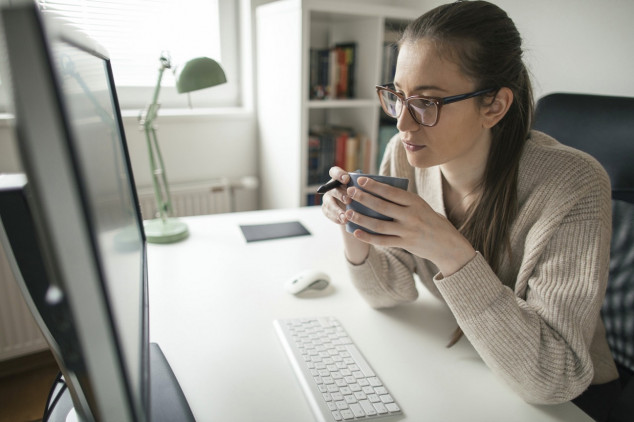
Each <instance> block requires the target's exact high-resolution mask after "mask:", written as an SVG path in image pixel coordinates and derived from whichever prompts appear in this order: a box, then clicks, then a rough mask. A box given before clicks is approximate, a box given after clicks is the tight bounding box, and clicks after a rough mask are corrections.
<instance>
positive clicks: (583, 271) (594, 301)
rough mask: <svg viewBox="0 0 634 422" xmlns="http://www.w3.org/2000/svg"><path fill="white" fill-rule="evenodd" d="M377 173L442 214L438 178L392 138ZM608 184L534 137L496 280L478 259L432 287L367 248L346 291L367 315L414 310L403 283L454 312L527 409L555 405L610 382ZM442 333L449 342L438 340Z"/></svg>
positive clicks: (419, 264) (430, 280)
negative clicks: (403, 182)
mask: <svg viewBox="0 0 634 422" xmlns="http://www.w3.org/2000/svg"><path fill="white" fill-rule="evenodd" d="M380 172H381V173H382V174H389V175H392V176H399V177H408V178H409V179H410V189H409V190H410V191H412V192H416V193H418V194H419V195H420V196H421V197H422V198H424V199H425V200H426V201H427V202H428V203H429V204H430V206H431V207H432V208H433V209H434V210H435V211H436V212H438V213H440V214H442V215H446V214H445V209H444V205H443V198H442V182H441V177H442V176H441V174H440V169H439V168H438V167H432V168H429V169H418V168H416V169H415V168H413V167H411V166H410V165H409V163H408V162H407V157H406V155H405V151H404V149H403V147H402V146H401V143H400V142H399V139H398V135H397V136H395V137H394V138H393V139H392V140H391V141H390V144H389V145H388V147H387V149H386V152H385V156H384V159H383V163H382V165H381V170H380ZM609 183H610V182H609V179H608V176H607V174H606V173H605V171H604V170H603V168H602V167H601V166H600V165H599V164H598V162H597V161H595V160H594V159H593V158H592V157H590V156H589V155H587V154H585V153H582V152H580V151H577V150H575V149H572V148H569V147H566V146H564V145H562V144H560V143H558V142H557V141H555V140H554V139H552V138H550V137H549V136H547V135H545V134H543V133H541V132H536V131H533V132H532V133H531V139H530V140H529V141H528V142H527V145H526V147H525V150H524V153H523V156H522V159H521V163H520V169H519V186H518V198H519V214H518V216H517V218H516V220H515V222H514V223H513V225H512V227H511V231H510V237H511V239H510V240H511V247H512V259H511V260H508V259H507V260H505V261H504V262H503V263H502V265H501V266H500V270H499V271H498V273H497V274H495V273H494V272H493V271H492V270H491V267H490V266H489V265H488V264H487V262H486V261H485V260H484V258H483V257H482V256H481V255H480V254H477V255H476V257H475V258H473V259H472V260H471V261H470V262H468V263H467V264H466V265H465V266H464V267H463V268H462V269H461V270H459V271H458V272H456V273H455V274H453V275H451V276H449V277H445V278H442V276H441V275H439V274H437V273H438V270H437V268H436V267H435V266H434V265H433V264H432V263H431V262H429V261H427V260H425V259H422V258H419V257H417V256H414V255H412V254H410V253H409V252H406V251H404V250H402V249H399V248H379V247H372V248H371V250H370V254H369V256H368V258H367V259H366V261H365V262H364V263H362V264H361V265H356V266H355V265H352V264H349V269H350V273H351V275H352V280H353V283H354V285H355V286H356V288H357V289H358V290H359V292H360V293H361V295H362V296H363V297H364V298H365V299H366V300H367V302H368V303H369V304H370V305H371V306H373V307H377V308H378V307H391V306H396V305H398V304H399V303H404V302H410V301H414V300H416V298H417V297H418V291H417V288H416V285H415V282H414V278H413V273H417V274H418V276H419V277H420V280H421V281H422V283H423V284H424V285H425V286H426V287H427V288H428V289H429V290H430V291H431V292H432V293H433V294H434V295H436V296H438V297H439V298H441V299H443V300H444V301H445V302H446V303H447V305H448V306H449V308H450V309H451V311H452V312H453V314H454V316H455V317H456V320H457V321H458V324H459V325H460V327H461V328H462V330H463V331H464V333H465V335H466V337H467V338H468V339H469V341H470V342H471V343H472V344H473V347H474V348H475V349H476V350H477V351H478V353H479V354H480V356H481V357H482V359H483V360H484V362H485V363H486V364H487V365H488V366H489V368H491V370H492V371H493V372H494V373H496V374H497V375H498V376H500V377H501V378H503V379H504V380H505V381H506V382H507V383H508V384H509V385H510V386H511V387H512V388H513V389H514V390H515V391H517V393H518V394H519V395H520V396H521V397H522V398H523V399H524V400H526V401H527V402H530V403H543V404H547V403H560V402H564V401H568V400H571V399H573V398H575V397H576V396H578V395H579V394H581V393H582V392H583V391H584V389H585V388H586V387H587V386H588V385H589V384H591V383H592V384H602V383H605V382H608V381H611V380H614V379H616V378H617V377H618V373H617V371H616V367H615V365H614V361H613V360H612V355H611V353H610V350H609V348H608V344H607V341H606V339H605V332H604V327H603V323H602V321H601V318H600V313H599V312H600V309H601V304H602V301H603V297H604V293H605V288H606V281H607V276H608V265H609V248H610V235H611V201H610V184H609ZM449 334H451V333H448V336H449Z"/></svg>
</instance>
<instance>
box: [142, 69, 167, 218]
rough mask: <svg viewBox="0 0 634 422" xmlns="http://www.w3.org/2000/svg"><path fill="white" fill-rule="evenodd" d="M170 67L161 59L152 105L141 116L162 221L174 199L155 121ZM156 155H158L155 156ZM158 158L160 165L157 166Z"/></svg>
mask: <svg viewBox="0 0 634 422" xmlns="http://www.w3.org/2000/svg"><path fill="white" fill-rule="evenodd" d="M169 67H170V64H169V60H167V59H164V58H163V57H162V58H161V67H160V68H159V75H158V80H157V82H156V87H155V89H154V94H153V96H152V103H151V104H150V105H149V106H148V107H147V109H146V112H145V115H144V116H140V118H139V120H140V123H141V125H142V126H143V130H144V132H145V139H146V142H147V148H148V155H149V158H150V170H151V173H152V185H153V187H154V199H155V201H156V207H157V211H158V214H159V217H160V218H161V220H163V221H166V220H167V218H168V216H169V214H170V213H171V212H172V199H171V197H170V192H169V185H168V183H167V174H166V172H165V165H164V164H163V156H162V155H161V150H160V148H159V144H158V139H157V137H156V130H155V128H154V120H155V119H156V116H157V114H158V109H159V107H160V106H159V104H158V97H159V92H160V90H161V80H162V78H163V73H164V72H165V69H168V68H169ZM155 153H156V154H155ZM157 158H158V165H157Z"/></svg>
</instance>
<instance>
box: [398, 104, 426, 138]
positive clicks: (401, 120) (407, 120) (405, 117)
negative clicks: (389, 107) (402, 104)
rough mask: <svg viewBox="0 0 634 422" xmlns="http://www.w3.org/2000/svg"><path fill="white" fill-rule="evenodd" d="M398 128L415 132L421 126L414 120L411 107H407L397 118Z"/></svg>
mask: <svg viewBox="0 0 634 422" xmlns="http://www.w3.org/2000/svg"><path fill="white" fill-rule="evenodd" d="M396 128H397V129H398V130H399V131H401V132H414V131H417V130H418V129H419V128H420V125H419V124H418V122H417V121H416V120H414V118H413V117H412V114H411V113H410V112H409V109H408V108H405V109H404V110H403V111H402V112H401V115H400V116H398V119H396Z"/></svg>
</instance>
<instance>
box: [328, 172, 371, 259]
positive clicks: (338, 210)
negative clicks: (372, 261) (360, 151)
mask: <svg viewBox="0 0 634 422" xmlns="http://www.w3.org/2000/svg"><path fill="white" fill-rule="evenodd" d="M328 174H329V175H330V177H332V178H333V179H334V180H339V181H340V182H341V183H342V185H341V186H339V187H337V188H335V189H331V190H329V191H328V192H326V193H325V194H324V197H323V198H322V205H321V211H322V212H323V213H324V215H325V216H326V217H328V219H329V220H331V221H334V222H335V223H337V224H339V225H341V227H342V231H343V244H344V250H345V254H346V258H347V259H348V261H350V262H351V263H352V264H355V265H358V264H361V263H362V262H363V261H365V259H366V258H367V256H368V253H369V252H370V244H369V243H367V242H361V241H359V240H357V239H355V238H354V237H353V236H352V235H351V234H350V233H348V232H346V229H345V224H346V223H347V222H348V220H347V219H346V214H345V212H346V205H347V204H349V203H350V198H349V197H348V194H347V184H348V182H349V181H350V175H349V174H348V173H347V172H346V171H345V170H344V169H342V168H340V167H332V168H331V169H330V171H329V172H328Z"/></svg>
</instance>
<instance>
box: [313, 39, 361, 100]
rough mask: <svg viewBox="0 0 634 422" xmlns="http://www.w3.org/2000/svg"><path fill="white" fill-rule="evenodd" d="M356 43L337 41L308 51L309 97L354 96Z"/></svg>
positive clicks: (332, 97)
mask: <svg viewBox="0 0 634 422" xmlns="http://www.w3.org/2000/svg"><path fill="white" fill-rule="evenodd" d="M356 48H357V47H356V43H354V42H346V43H338V44H335V45H334V46H332V47H330V48H311V49H310V52H309V70H308V72H309V73H308V80H309V98H310V99H311V100H312V99H336V98H354V96H355V87H354V84H355V67H356Z"/></svg>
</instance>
